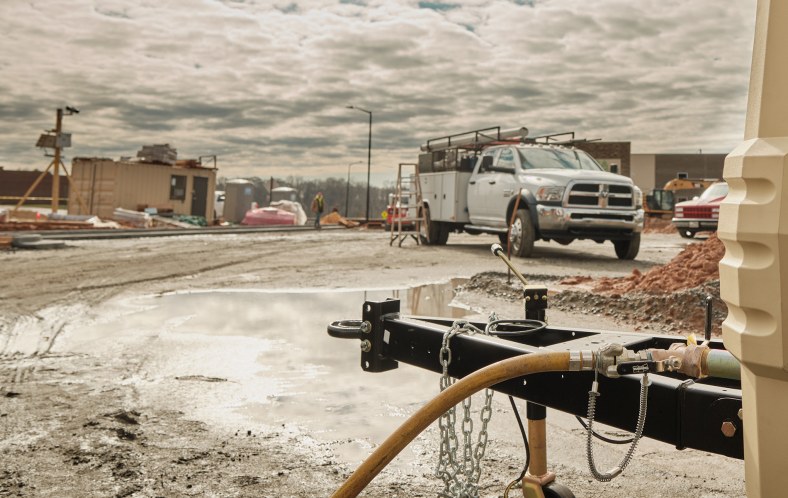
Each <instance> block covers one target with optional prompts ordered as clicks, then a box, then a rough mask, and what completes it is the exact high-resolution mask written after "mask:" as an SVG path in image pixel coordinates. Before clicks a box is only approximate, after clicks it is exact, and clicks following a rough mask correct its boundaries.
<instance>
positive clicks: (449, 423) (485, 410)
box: [435, 313, 497, 498]
mask: <svg viewBox="0 0 788 498" xmlns="http://www.w3.org/2000/svg"><path fill="white" fill-rule="evenodd" d="M494 320H497V317H496V316H495V314H494V313H493V314H491V315H490V321H494ZM476 333H481V334H485V333H487V332H486V331H483V330H481V329H479V328H478V327H476V326H474V325H473V324H471V323H469V322H468V321H466V320H457V321H456V322H454V323H453V324H452V326H451V328H450V329H449V330H447V331H446V333H445V334H444V335H443V342H442V344H441V350H440V353H439V356H438V359H439V361H440V364H441V367H442V369H441V370H442V375H441V379H440V390H441V392H442V391H444V390H445V389H447V388H448V387H450V386H451V385H453V384H454V382H455V381H456V380H455V379H454V378H452V377H451V376H449V365H450V364H451V360H452V355H451V349H450V347H449V345H450V342H451V340H452V338H454V337H455V336H457V335H459V334H469V335H473V334H476ZM484 397H485V399H484V406H482V408H481V410H480V412H479V419H480V421H481V430H480V431H479V435H478V436H477V441H476V447H475V448H474V446H473V418H472V417H471V398H470V397H468V398H466V399H464V400H463V402H462V411H463V413H462V423H461V427H460V430H461V431H462V441H463V446H462V460H461V461H459V460H458V456H457V453H458V450H459V439H458V437H457V407H456V406H454V407H452V408H450V409H449V410H447V411H446V413H444V414H443V415H441V417H440V418H439V419H438V428H439V429H440V454H439V455H438V465H437V468H436V472H435V473H436V475H437V476H438V477H440V478H441V479H442V480H443V491H442V492H441V493H439V494H438V496H441V497H444V498H478V496H479V478H480V476H481V461H482V458H483V457H484V453H485V451H486V449H487V440H488V435H487V424H488V423H489V422H490V419H491V418H492V397H493V391H492V389H485V390H484Z"/></svg>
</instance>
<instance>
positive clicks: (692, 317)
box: [553, 234, 728, 334]
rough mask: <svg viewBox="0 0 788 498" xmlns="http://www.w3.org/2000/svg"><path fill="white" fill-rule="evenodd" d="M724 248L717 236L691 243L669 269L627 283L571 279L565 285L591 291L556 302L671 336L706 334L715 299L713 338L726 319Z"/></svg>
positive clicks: (623, 280)
mask: <svg viewBox="0 0 788 498" xmlns="http://www.w3.org/2000/svg"><path fill="white" fill-rule="evenodd" d="M724 255H725V246H724V245H723V244H722V242H721V241H720V240H719V239H718V238H717V234H712V235H711V236H710V237H709V238H708V239H707V240H706V241H704V242H702V243H698V244H690V245H689V246H687V247H686V248H685V249H684V250H683V251H682V252H680V253H679V254H678V255H676V257H675V258H673V259H672V260H671V261H670V262H669V263H668V264H666V265H663V266H657V267H654V268H652V269H651V270H649V271H647V272H646V273H641V272H640V271H638V270H637V269H634V270H632V274H631V275H630V276H628V277H623V278H605V277H603V278H600V279H598V280H596V281H594V280H593V279H591V278H589V277H572V278H568V279H564V280H562V281H561V282H559V283H561V284H563V285H578V284H581V285H590V286H591V291H592V292H591V293H589V292H586V291H567V292H563V293H561V294H560V295H558V296H557V298H556V299H554V300H553V303H554V304H555V305H556V306H557V307H559V308H563V309H566V310H589V311H591V312H593V313H604V314H606V315H610V316H613V317H614V318H616V319H621V320H627V321H635V322H639V323H642V322H646V323H650V324H652V326H653V327H655V328H660V329H663V330H665V331H669V332H680V333H690V332H693V333H703V331H704V329H705V326H706V306H705V302H706V301H705V299H706V297H707V296H711V297H712V333H713V334H719V333H720V332H721V329H720V326H721V324H722V321H723V320H724V319H725V316H726V315H727V310H728V308H727V306H726V305H725V303H724V302H723V301H722V300H721V299H720V285H719V278H720V274H719V262H720V260H721V259H722V257H723V256H724Z"/></svg>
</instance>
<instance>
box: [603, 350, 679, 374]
mask: <svg viewBox="0 0 788 498" xmlns="http://www.w3.org/2000/svg"><path fill="white" fill-rule="evenodd" d="M680 368H681V358H679V357H678V356H668V357H666V358H661V359H654V358H653V357H652V355H651V353H650V352H649V351H640V352H635V351H632V350H629V349H625V348H624V346H622V345H621V344H605V345H604V346H602V347H601V348H600V349H599V351H598V352H597V356H596V371H597V372H599V373H600V374H602V375H604V376H605V377H609V378H611V379H615V378H618V377H621V376H622V375H630V374H644V373H659V372H674V371H677V370H679V369H680Z"/></svg>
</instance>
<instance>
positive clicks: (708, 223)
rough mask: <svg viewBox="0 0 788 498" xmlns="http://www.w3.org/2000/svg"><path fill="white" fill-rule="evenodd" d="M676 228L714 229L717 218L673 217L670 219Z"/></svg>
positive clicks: (717, 221)
mask: <svg viewBox="0 0 788 498" xmlns="http://www.w3.org/2000/svg"><path fill="white" fill-rule="evenodd" d="M670 221H671V223H673V225H674V226H675V227H676V228H679V229H683V230H716V229H717V225H718V224H719V220H713V219H709V218H700V219H693V218H673V219H672V220H670Z"/></svg>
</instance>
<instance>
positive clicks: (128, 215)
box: [112, 208, 153, 228]
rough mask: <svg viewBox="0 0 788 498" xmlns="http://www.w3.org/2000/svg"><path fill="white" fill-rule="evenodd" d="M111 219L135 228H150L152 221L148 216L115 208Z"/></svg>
mask: <svg viewBox="0 0 788 498" xmlns="http://www.w3.org/2000/svg"><path fill="white" fill-rule="evenodd" d="M112 217H113V219H115V221H118V222H120V223H122V224H124V225H130V226H133V227H136V228H150V227H152V226H153V219H152V218H151V215H150V214H148V213H141V212H139V211H131V210H130V209H123V208H115V211H114V212H113V215H112Z"/></svg>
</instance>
